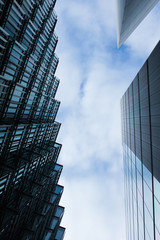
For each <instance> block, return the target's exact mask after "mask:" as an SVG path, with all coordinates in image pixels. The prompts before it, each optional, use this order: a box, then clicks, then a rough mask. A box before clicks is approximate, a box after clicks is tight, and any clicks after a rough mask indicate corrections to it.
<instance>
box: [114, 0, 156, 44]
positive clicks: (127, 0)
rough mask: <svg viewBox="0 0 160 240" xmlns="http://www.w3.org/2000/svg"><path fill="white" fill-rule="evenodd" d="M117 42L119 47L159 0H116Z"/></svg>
mask: <svg viewBox="0 0 160 240" xmlns="http://www.w3.org/2000/svg"><path fill="white" fill-rule="evenodd" d="M116 2H117V20H118V21H117V23H118V24H117V44H118V47H120V46H121V45H122V44H123V43H124V42H125V41H126V39H127V38H128V37H129V36H130V35H131V34H132V32H133V31H134V30H135V29H136V27H137V26H138V25H139V24H140V23H141V21H142V20H143V19H144V18H145V17H146V16H147V14H148V13H149V12H150V11H151V10H152V8H153V7H154V6H155V5H156V4H157V3H158V2H159V0H116Z"/></svg>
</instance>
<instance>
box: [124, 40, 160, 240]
mask: <svg viewBox="0 0 160 240" xmlns="http://www.w3.org/2000/svg"><path fill="white" fill-rule="evenodd" d="M121 112H122V142H123V154H124V158H123V159H124V172H125V208H126V239H127V240H134V239H135V240H136V239H138V240H160V42H158V44H157V46H156V47H155V49H154V50H153V52H152V53H151V55H150V56H149V58H148V59H147V61H146V62H145V64H144V65H143V67H142V68H141V70H140V71H139V73H138V74H137V76H136V77H135V79H134V80H133V82H132V83H131V85H130V86H129V88H128V89H127V91H126V92H125V94H124V96H123V97H122V100H121Z"/></svg>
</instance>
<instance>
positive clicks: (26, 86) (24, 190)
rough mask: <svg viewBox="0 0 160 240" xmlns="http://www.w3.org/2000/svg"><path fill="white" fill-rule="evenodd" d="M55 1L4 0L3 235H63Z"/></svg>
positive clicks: (0, 40) (0, 28)
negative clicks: (59, 181) (58, 161)
mask: <svg viewBox="0 0 160 240" xmlns="http://www.w3.org/2000/svg"><path fill="white" fill-rule="evenodd" d="M55 2H56V1H55V0H0V239H1V240H29V239H30V240H31V239H32V240H42V239H43V240H49V239H54V240H61V239H63V236H64V232H65V229H64V228H63V227H60V222H61V218H62V216H63V212H64V208H63V207H62V206H60V205H59V201H60V198H61V195H62V192H63V187H62V186H60V185H58V180H59V177H60V174H61V171H62V165H60V164H58V163H57V158H58V155H59V152H60V150H61V144H59V143H57V142H56V137H57V134H58V131H59V128H60V123H58V122H56V121H55V117H56V114H57V111H58V108H59V105H60V102H59V101H57V100H55V94H56V91H57V88H58V85H59V80H58V79H57V78H56V77H55V70H56V67H57V64H58V58H57V56H56V54H55V47H56V44H57V36H56V35H55V33H54V28H55V25H56V22H57V16H56V14H55V12H54V5H55Z"/></svg>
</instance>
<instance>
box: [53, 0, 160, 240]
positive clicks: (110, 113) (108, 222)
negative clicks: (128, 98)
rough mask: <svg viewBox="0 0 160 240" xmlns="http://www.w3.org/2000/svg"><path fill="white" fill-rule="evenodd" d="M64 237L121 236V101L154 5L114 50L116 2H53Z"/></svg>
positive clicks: (145, 50)
mask: <svg viewBox="0 0 160 240" xmlns="http://www.w3.org/2000/svg"><path fill="white" fill-rule="evenodd" d="M56 13H57V15H58V23H57V26H56V33H57V35H58V37H59V42H58V46H57V49H56V53H57V55H58V57H59V59H60V62H59V66H58V69H57V72H56V75H57V76H58V78H60V81H61V82H60V86H59V89H58V91H57V95H56V98H57V99H58V100H60V101H61V106H60V109H59V113H58V116H57V121H60V122H61V123H62V127H61V130H60V133H59V136H58V141H59V142H60V143H62V144H63V148H62V151H61V154H60V157H59V162H60V163H61V164H63V165H64V169H63V173H62V176H61V179H60V184H63V185H64V186H65V190H64V194H63V197H62V201H61V205H63V206H65V215H64V217H63V221H62V225H63V226H65V227H66V236H65V240H75V239H76V240H88V239H92V240H99V239H100V240H124V239H125V220H124V195H123V159H122V146H121V122H120V99H121V97H122V95H123V93H124V92H125V91H126V89H127V87H128V86H129V84H130V83H131V81H132V80H133V78H134V76H135V75H136V74H137V72H138V71H139V69H140V67H141V66H142V64H143V63H144V61H145V60H146V59H147V57H148V55H149V54H150V53H151V51H152V49H153V48H154V46H155V45H156V43H157V42H158V40H159V37H160V29H157V24H159V22H158V20H159V19H160V18H159V17H160V16H159V15H160V4H158V5H157V6H156V8H155V9H154V10H153V11H152V12H151V13H150V14H149V15H148V17H147V18H146V19H145V20H144V21H143V22H142V24H141V25H140V26H139V27H138V28H137V29H136V31H135V32H134V33H133V34H132V35H131V36H130V38H129V39H128V40H127V42H126V43H125V44H124V45H123V46H122V47H121V48H120V49H117V42H116V41H117V40H116V6H115V2H114V1H106V0H101V1H99V0H92V1H91V0H76V1H75V0H57V4H56Z"/></svg>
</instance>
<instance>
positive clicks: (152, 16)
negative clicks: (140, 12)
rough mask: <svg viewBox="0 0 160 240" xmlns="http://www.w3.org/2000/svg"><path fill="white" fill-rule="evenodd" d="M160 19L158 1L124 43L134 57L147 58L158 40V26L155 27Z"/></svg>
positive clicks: (159, 34)
mask: <svg viewBox="0 0 160 240" xmlns="http://www.w3.org/2000/svg"><path fill="white" fill-rule="evenodd" d="M159 19H160V2H159V4H157V5H156V7H155V8H154V9H153V10H152V11H151V12H150V13H149V14H148V15H147V17H146V18H145V19H144V20H143V21H142V23H141V24H140V25H139V26H138V27H137V29H136V30H135V31H134V32H133V33H132V35H131V36H130V37H129V39H128V40H127V42H126V44H127V45H128V46H129V47H130V50H131V53H132V54H133V55H135V56H136V57H142V58H145V59H147V58H148V55H149V54H150V53H151V52H152V50H153V48H154V47H155V46H156V44H157V43H158V41H159V40H160V28H159V27H157V24H159V22H158V21H157V20H159Z"/></svg>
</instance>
